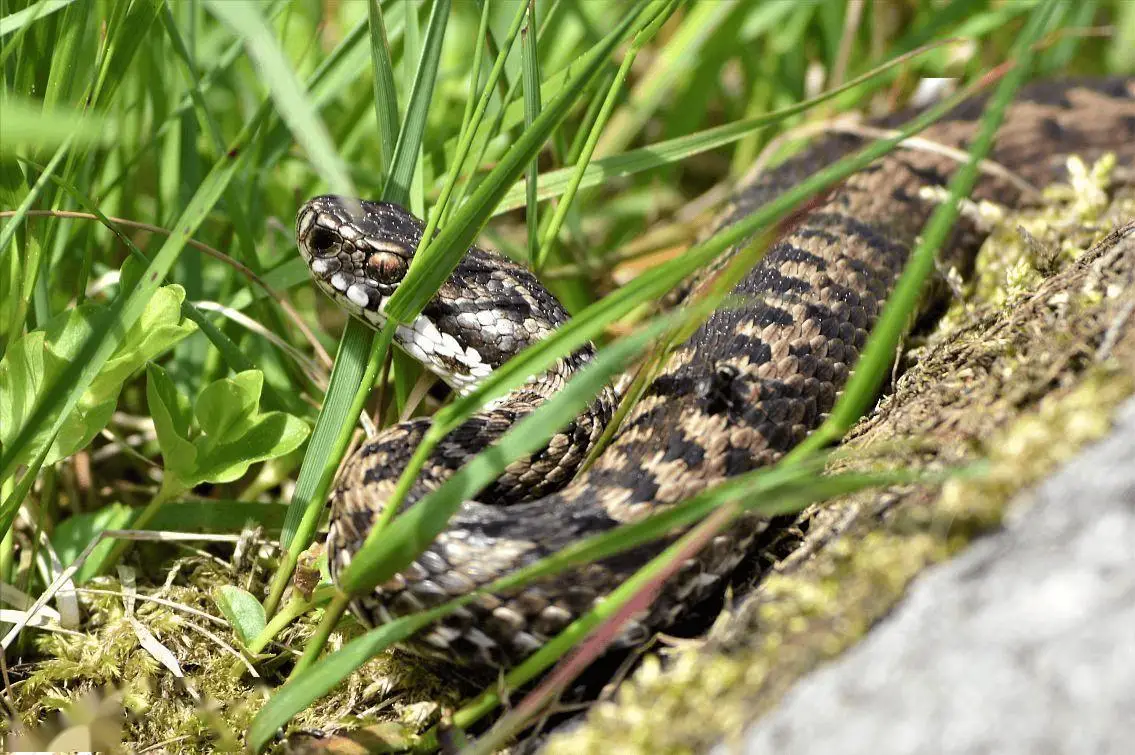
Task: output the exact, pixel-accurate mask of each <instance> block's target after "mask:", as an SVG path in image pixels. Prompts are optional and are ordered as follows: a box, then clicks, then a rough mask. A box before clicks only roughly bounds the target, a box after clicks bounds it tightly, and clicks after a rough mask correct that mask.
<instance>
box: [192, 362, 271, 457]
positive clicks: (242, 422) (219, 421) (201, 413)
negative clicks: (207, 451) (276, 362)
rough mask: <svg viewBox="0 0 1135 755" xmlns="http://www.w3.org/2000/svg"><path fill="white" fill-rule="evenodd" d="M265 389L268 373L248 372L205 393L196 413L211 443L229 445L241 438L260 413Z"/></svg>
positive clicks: (209, 387) (226, 379)
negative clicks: (265, 376)
mask: <svg viewBox="0 0 1135 755" xmlns="http://www.w3.org/2000/svg"><path fill="white" fill-rule="evenodd" d="M263 388H264V373H263V372H261V371H260V370H248V371H247V372H241V373H239V374H237V375H235V376H233V377H231V378H222V379H220V380H218V381H216V382H215V383H212V384H210V385H208V386H206V387H205V389H204V390H203V391H201V395H200V397H198V399H197V404H196V406H195V407H194V409H193V413H194V414H195V415H196V416H197V424H198V426H200V428H201V431H202V432H204V433H205V434H206V435H207V436H209V440H210V441H211V443H225V442H227V441H229V440H231V439H232V438H234V437H239V435H240V434H241V433H242V432H243V430H244V428H246V427H247V426H248V424H249V422H250V421H251V419H252V416H253V415H254V414H255V413H256V410H257V406H259V404H260V391H261V390H262V389H263Z"/></svg>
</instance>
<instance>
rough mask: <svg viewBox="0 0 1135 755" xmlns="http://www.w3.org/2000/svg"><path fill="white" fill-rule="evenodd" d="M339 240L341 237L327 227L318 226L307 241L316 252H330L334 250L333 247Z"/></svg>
mask: <svg viewBox="0 0 1135 755" xmlns="http://www.w3.org/2000/svg"><path fill="white" fill-rule="evenodd" d="M338 242H339V238H338V237H337V236H336V235H335V234H334V233H332V232H331V231H329V230H327V229H326V228H316V229H315V230H314V231H312V232H311V237H310V238H309V239H308V241H307V243H308V245H309V246H311V249H312V251H314V252H315V253H316V254H328V253H330V252H332V251H334V250H333V249H332V247H334V246H335V245H336V244H338Z"/></svg>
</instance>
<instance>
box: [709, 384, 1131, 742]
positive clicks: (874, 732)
mask: <svg viewBox="0 0 1135 755" xmlns="http://www.w3.org/2000/svg"><path fill="white" fill-rule="evenodd" d="M1011 517H1012V518H1011V519H1010V520H1009V521H1008V522H1007V523H1006V526H1005V528H1004V529H1003V530H1001V531H999V532H997V533H996V534H993V535H991V536H989V537H986V538H983V539H981V540H979V541H978V542H976V543H975V544H974V545H973V546H972V547H971V548H970V549H969V550H967V551H966V552H964V553H962V554H961V555H959V556H958V557H957V558H956V559H954V560H953V561H950V562H949V563H946V564H943V565H941V566H939V567H936V568H934V569H931V570H929V571H928V572H926V573H925V574H924V575H922V576H921V577H920V578H919V579H918V580H917V581H916V582H915V584H914V585H913V587H912V589H911V591H910V593H909V595H908V596H907V598H906V599H905V600H904V601H903V602H902V603H901V604H900V605H899V606H898V607H897V608H896V609H895V612H894V613H893V614H892V615H891V616H890V617H888V619H886V620H885V621H883V622H882V623H880V624H879V625H878V626H877V627H875V628H874V629H873V630H872V631H871V632H870V633H869V634H868V635H867V637H865V638H864V640H863V641H862V642H861V643H860V644H859V645H858V646H856V647H855V648H854V649H852V650H850V651H848V652H847V653H846V654H845V655H844V656H842V657H841V658H840V659H839V660H837V661H835V662H833V663H832V664H830V665H828V666H826V667H824V668H822V669H819V670H818V671H816V672H815V673H813V674H812V675H811V676H809V677H807V678H806V679H804V680H802V681H801V682H800V683H799V684H797V685H796V686H795V687H794V688H793V690H792V691H791V692H790V693H789V694H788V695H787V696H786V697H785V699H784V700H783V701H782V702H781V704H780V705H779V706H778V707H777V708H775V709H774V710H772V711H771V712H770V713H769V714H768V715H767V716H765V717H763V718H762V719H760V720H759V721H757V722H755V723H754V724H753V725H752V726H751V727H750V729H749V730H748V731H747V732H746V734H745V736H744V741H743V744H742V747H741V748H740V749H741V751H742V752H745V753H777V755H786V754H787V753H841V755H849V754H852V753H871V755H885V754H887V753H919V755H925V754H927V753H966V754H967V755H968V754H970V753H998V754H999V755H1000V754H1004V753H1029V754H1030V755H1032V754H1033V753H1076V755H1081V754H1083V755H1088V754H1089V753H1131V752H1135V401H1128V402H1127V403H1126V404H1125V405H1124V407H1123V408H1122V410H1121V411H1120V412H1119V414H1118V416H1117V425H1116V427H1115V429H1114V430H1113V432H1112V434H1111V435H1110V436H1109V437H1108V438H1107V439H1105V440H1104V441H1102V442H1100V443H1098V444H1095V445H1093V446H1091V447H1089V448H1087V449H1085V451H1084V452H1082V453H1081V455H1080V456H1078V457H1077V458H1076V459H1075V460H1074V461H1072V462H1071V463H1069V464H1067V465H1066V466H1065V467H1063V468H1062V469H1061V470H1059V471H1058V472H1057V473H1056V474H1055V475H1054V476H1053V477H1052V478H1050V479H1049V480H1048V481H1046V482H1045V483H1043V484H1042V485H1041V486H1040V487H1039V488H1037V489H1035V490H1034V491H1032V492H1030V493H1025V494H1022V495H1021V496H1019V497H1018V500H1017V501H1016V502H1015V503H1014V506H1013V508H1012V509H1011ZM735 751H736V748H734V747H726V746H725V745H721V746H718V747H717V748H716V750H715V751H714V752H715V755H725V754H726V753H730V752H735Z"/></svg>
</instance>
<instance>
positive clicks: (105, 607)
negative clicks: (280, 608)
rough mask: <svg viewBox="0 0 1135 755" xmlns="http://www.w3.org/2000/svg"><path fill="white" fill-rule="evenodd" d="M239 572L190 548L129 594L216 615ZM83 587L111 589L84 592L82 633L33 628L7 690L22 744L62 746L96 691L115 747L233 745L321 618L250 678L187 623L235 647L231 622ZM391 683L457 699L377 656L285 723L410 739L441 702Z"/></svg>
mask: <svg viewBox="0 0 1135 755" xmlns="http://www.w3.org/2000/svg"><path fill="white" fill-rule="evenodd" d="M267 573H270V571H268V572H267ZM245 577H246V575H245V574H243V573H242V572H241V571H240V570H239V569H237V568H235V567H233V566H231V565H225V564H222V563H220V562H218V561H216V560H214V559H210V558H198V557H193V558H189V559H181V560H178V561H175V562H174V563H173V564H172V565H171V566H169V567H168V568H167V570H166V571H165V572H163V573H159V574H155V575H149V580H150V581H147V580H146V578H145V576H144V575H139V579H138V582H139V584H138V585H137V587H136V591H137V593H138V595H140V596H155V597H160V598H163V599H165V600H168V601H172V602H174V603H177V604H180V605H181V606H184V607H186V608H190V609H196V610H197V611H201V612H204V613H208V614H212V615H219V613H220V612H219V611H218V610H217V608H216V606H215V605H214V604H213V601H212V598H211V597H210V596H211V594H212V591H213V589H214V588H215V587H216V586H217V585H220V584H239V583H242V582H243V580H244V578H245ZM242 586H247V585H242ZM88 587H92V588H95V589H97V590H100V591H108V592H113V593H116V594H111V595H108V594H101V593H100V594H92V593H81V597H82V603H83V608H84V612H85V616H86V620H85V622H84V624H83V626H82V627H81V628H80V629H81V632H80V633H78V634H74V635H72V634H52V633H36V634H34V635H30V636H32V637H33V638H34V656H35V660H33V661H32V663H30V664H27V665H25V666H23V667H21V668H19V669H16V670H14V676H15V677H16V683H14V684H13V685H12V694H13V701H14V704H15V708H16V710H17V711H18V712H19V715H20V724H21V726H20V729H21V735H22V738H21V739H20V740H19V741H20V742H26V743H28V744H29V745H30V744H37V745H38V746H37V747H34V748H32V749H58V748H46V747H45V745H46V744H47V743H49V742H50V741H51V739H52V737H55V736H58V735H59V733H60V732H61V731H63V730H64V729H65V728H67V727H70V728H68V729H67V730H68V731H69V730H70V729H73V728H75V726H76V721H77V720H78V719H77V716H78V717H79V718H81V717H82V716H80V712H81V711H83V710H86V709H87V708H89V707H90V703H89V701H91V700H94V701H97V702H98V703H99V704H104V707H106V706H109V707H107V709H106V711H104V713H103V714H102V715H103V719H104V720H107V721H113V722H114V723H115V724H116V725H117V727H118V729H120V731H119V733H118V739H117V740H116V741H117V742H119V743H126V744H123V745H122V751H134V750H137V749H141V748H144V747H147V746H152V745H154V744H157V743H160V742H170V743H171V747H174V748H175V749H176V750H178V751H199V750H209V749H218V750H221V751H230V750H234V749H239V748H240V746H241V741H242V737H243V733H244V732H245V731H246V730H247V729H248V726H249V725H250V723H251V722H252V719H253V717H254V716H255V715H256V713H257V712H258V711H259V710H260V708H261V707H262V706H263V704H264V703H265V702H266V701H267V699H268V694H269V692H270V690H269V688H268V687H267V684H271V685H273V686H278V685H279V684H280V683H282V682H283V681H284V676H285V675H286V672H287V670H288V669H289V668H290V663H289V664H287V665H284V666H282V667H281V665H280V660H284V661H286V660H287V659H288V658H289V657H290V656H291V653H292V652H294V653H296V654H297V655H298V653H299V652H300V651H302V649H303V647H304V644H305V643H306V641H307V639H308V637H310V636H311V634H312V632H313V631H314V628H315V626H316V624H317V623H318V620H319V618H320V615H321V612H320V611H315V612H313V613H311V614H309V615H307V616H304V617H302V618H301V619H300V620H298V621H297V622H296V623H294V624H293V625H292V626H291V627H289V628H288V629H287V631H286V632H285V633H284V634H283V636H282V637H280V638H279V639H280V641H281V642H283V643H285V644H286V646H287V648H290V649H292V650H291V651H289V650H287V649H286V650H285V652H284V653H282V654H280V655H277V656H276V658H277V660H275V661H273V660H272V659H271V657H269V660H267V661H266V662H264V663H261V664H260V666H259V668H260V670H261V672H262V673H265V674H269V676H268V677H267V678H265V679H261V680H257V679H252V678H250V677H249V676H248V675H247V674H246V673H242V672H243V666H236V664H234V658H233V656H232V654H231V653H230V652H229V651H228V650H226V649H225V648H223V647H221V645H220V644H218V643H217V642H216V641H215V639H213V638H210V637H208V636H207V635H206V634H204V633H203V632H201V631H199V630H198V629H196V628H194V626H197V627H201V628H203V629H205V630H207V631H208V632H209V633H211V634H212V635H214V637H217V638H219V639H221V640H222V641H223V642H225V643H226V644H228V645H229V646H230V647H239V640H238V639H237V638H236V636H235V635H234V633H233V632H231V631H230V629H229V628H228V627H227V626H221V625H217V624H214V623H211V622H209V621H208V620H207V619H204V618H201V617H199V616H194V615H192V614H189V613H186V612H185V611H182V610H178V609H176V608H172V607H167V606H165V605H160V604H156V603H154V602H151V601H145V600H138V601H137V603H136V607H135V609H134V611H133V613H132V614H128V613H127V610H126V608H125V601H124V598H123V596H122V586H121V584H120V583H119V582H118V581H117V580H112V579H105V578H104V579H98V580H95V581H94V582H93V583H92V584H90V585H88ZM348 624H350V625H352V628H351V629H350V630H348V632H347V633H340V634H336V635H333V637H332V640H331V646H332V647H331V649H336V648H338V647H340V646H341V645H342V644H343V643H344V642H345V641H346V640H347V639H349V638H350V636H351V634H354V633H357V632H358V631H359V628H358V627H357V626H353V623H352V622H348ZM140 632H142V633H145V632H148V633H149V634H151V635H153V637H154V638H155V639H156V640H157V641H158V642H159V643H161V644H162V645H163V646H164V647H165V648H166V649H167V650H168V651H169V653H170V654H171V656H172V657H173V658H175V659H176V662H177V664H178V666H179V668H180V670H181V672H182V674H183V675H184V678H183V679H179V678H176V677H175V676H174V674H172V673H171V672H170V671H169V670H168V669H166V668H164V667H163V666H162V664H161V663H160V662H159V661H158V659H157V658H155V655H154V654H152V653H151V652H150V651H149V650H147V649H146V648H145V647H144V646H143V644H142V642H141V640H140ZM234 667H236V668H237V670H236V671H235V672H234ZM273 668H275V669H276V671H275V673H273V671H272V669H273ZM392 690H393V691H398V692H403V693H405V694H406V695H407V697H408V699H410V700H431V701H446V702H449V703H450V704H452V703H454V702H456V701H455V700H454V699H453V696H454V694H455V693H454V692H453V691H452V690H445V689H442V688H441V687H440V685H439V682H438V680H437V678H436V677H435V676H433V675H431V674H429V673H427V672H424V671H420V670H419V669H417V668H416V667H415V666H414V665H413V664H408V663H405V662H404V661H403V662H399V661H398V660H397V659H395V658H393V657H392V655H390V654H384V655H381V656H379V657H377V658H375V659H372V660H371V661H370V662H368V663H367V664H365V665H364V666H363V667H361V668H360V669H359V670H358V671H356V672H355V673H354V674H352V675H351V676H350V677H349V678H348V679H347V680H345V681H344V682H343V683H342V684H341V685H339V687H338V688H336V689H335V690H333V691H332V692H331V693H330V694H329V695H327V696H326V697H324V698H322V699H321V700H319V701H318V702H317V703H316V704H315V705H313V706H312V707H310V708H308V709H307V710H305V711H304V712H303V713H301V714H300V715H299V716H298V717H297V718H296V719H295V720H294V721H292V722H291V724H290V726H289V731H319V732H322V733H326V734H331V733H335V732H340V731H353V730H369V731H370V738H371V739H373V736H374V734H373V732H374V729H373V727H375V726H376V725H381V726H383V727H385V728H383V729H382V731H383V733H384V736H385V737H386V738H387V739H388V741H397V742H401V743H403V744H407V743H410V742H412V741H413V737H414V736H415V735H416V733H417V732H420V731H421V730H423V729H424V728H425V727H426V726H428V725H429V724H431V723H433V722H434V721H435V720H436V716H437V713H438V711H439V703H437V702H428V703H417V704H413V703H402V702H401V701H399V700H397V699H396V698H395V696H394V695H392ZM392 698H395V699H392ZM111 703H113V704H111ZM280 747H283V745H282V744H281V745H280ZM25 749H27V748H26V747H25ZM66 749H74V748H66ZM79 749H84V748H82V747H80V748H79ZM86 749H91V748H86ZM103 749H107V748H106V747H104V748H103Z"/></svg>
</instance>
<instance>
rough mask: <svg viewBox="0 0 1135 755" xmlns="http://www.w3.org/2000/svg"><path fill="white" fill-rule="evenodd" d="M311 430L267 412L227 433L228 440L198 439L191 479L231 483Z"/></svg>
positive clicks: (285, 451)
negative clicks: (251, 467)
mask: <svg viewBox="0 0 1135 755" xmlns="http://www.w3.org/2000/svg"><path fill="white" fill-rule="evenodd" d="M310 432H311V428H310V427H309V426H308V424H307V423H306V422H304V421H303V420H301V419H299V418H298V417H294V416H292V415H291V414H286V413H284V412H269V413H267V414H262V415H260V416H259V417H256V418H255V419H254V420H252V421H251V422H249V423H248V424H244V425H242V426H241V429H240V431H239V433H236V432H233V431H232V430H230V432H229V438H230V439H229V440H228V441H227V442H224V443H220V444H218V445H213V444H211V443H205V442H203V439H201V438H199V439H198V441H197V450H198V453H199V456H198V460H197V471H196V474H195V475H194V476H193V479H192V480H191V482H192V484H194V485H196V484H199V483H202V482H232V481H233V480H235V479H237V478H239V477H240V476H241V475H243V474H244V473H245V472H246V471H248V468H249V466H251V465H252V464H255V463H256V462H258V461H266V460H268V459H275V458H276V457H277V456H283V455H284V454H289V453H291V452H292V451H294V450H296V449H297V448H299V447H300V445H301V444H302V443H303V442H304V441H305V440H307V436H308V434H309V433H310Z"/></svg>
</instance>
